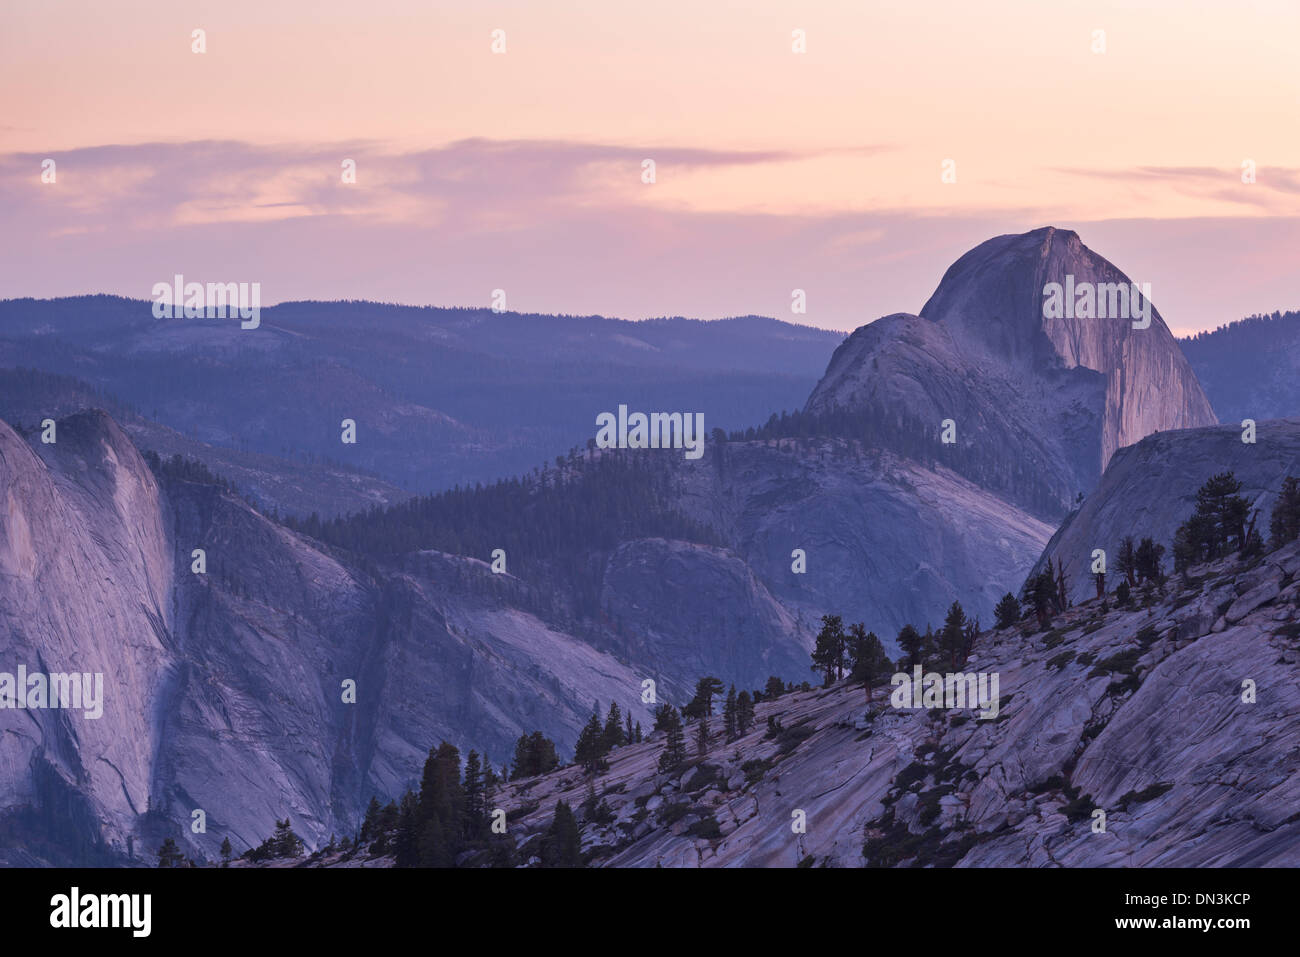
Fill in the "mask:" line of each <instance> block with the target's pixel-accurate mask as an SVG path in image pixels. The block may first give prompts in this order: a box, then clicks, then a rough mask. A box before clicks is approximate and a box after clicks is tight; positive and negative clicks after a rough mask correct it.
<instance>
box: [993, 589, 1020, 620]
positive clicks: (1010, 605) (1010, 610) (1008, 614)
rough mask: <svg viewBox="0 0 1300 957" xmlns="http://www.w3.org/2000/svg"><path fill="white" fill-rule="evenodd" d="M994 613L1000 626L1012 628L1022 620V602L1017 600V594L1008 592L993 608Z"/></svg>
mask: <svg viewBox="0 0 1300 957" xmlns="http://www.w3.org/2000/svg"><path fill="white" fill-rule="evenodd" d="M993 614H994V616H995V617H996V618H997V622H998V627H999V628H1010V627H1011V626H1012V625H1014V624H1015V623H1016V622H1018V621H1019V620H1020V602H1018V601H1016V596H1015V595H1013V594H1011V592H1007V593H1006V594H1005V595H1003V596H1002V600H1001V601H1000V602H998V604H997V607H996V608H994V609H993Z"/></svg>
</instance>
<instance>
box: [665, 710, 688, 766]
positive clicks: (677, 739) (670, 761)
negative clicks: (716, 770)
mask: <svg viewBox="0 0 1300 957" xmlns="http://www.w3.org/2000/svg"><path fill="white" fill-rule="evenodd" d="M659 723H660V724H662V726H663V730H664V734H665V736H666V739H665V741H664V750H663V753H662V754H660V755H659V770H660V771H663V772H671V771H675V770H677V769H678V768H679V767H681V766H682V764H683V763H684V762H685V761H686V735H685V733H684V732H683V731H682V719H681V716H680V715H679V714H678V713H677V709H676V708H674V707H673V706H672V705H671V704H665V705H664V706H663V707H662V708H660V709H659Z"/></svg>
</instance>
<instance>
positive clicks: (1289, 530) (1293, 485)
mask: <svg viewBox="0 0 1300 957" xmlns="http://www.w3.org/2000/svg"><path fill="white" fill-rule="evenodd" d="M1268 535H1269V540H1270V545H1271V546H1272V547H1273V548H1281V547H1282V546H1283V545H1285V544H1287V542H1294V541H1295V540H1296V539H1297V538H1300V481H1297V479H1296V477H1295V476H1294V475H1288V476H1287V477H1286V478H1285V479H1283V480H1282V488H1281V490H1280V491H1279V492H1278V494H1277V501H1276V502H1274V503H1273V515H1272V517H1271V518H1270V519H1269V523H1268Z"/></svg>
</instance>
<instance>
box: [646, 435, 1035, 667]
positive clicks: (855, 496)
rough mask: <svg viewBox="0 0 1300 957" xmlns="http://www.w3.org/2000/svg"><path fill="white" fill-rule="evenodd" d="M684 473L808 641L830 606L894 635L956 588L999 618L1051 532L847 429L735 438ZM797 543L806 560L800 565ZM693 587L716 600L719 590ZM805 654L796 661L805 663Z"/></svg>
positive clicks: (695, 496)
mask: <svg viewBox="0 0 1300 957" xmlns="http://www.w3.org/2000/svg"><path fill="white" fill-rule="evenodd" d="M679 474H680V475H681V476H682V484H681V490H680V496H681V507H682V509H683V511H685V512H686V513H687V514H689V515H690V516H691V517H693V518H695V519H697V520H698V521H700V522H702V523H705V524H707V525H709V526H710V527H712V528H714V529H716V530H717V531H718V532H719V533H720V534H721V536H722V537H723V539H724V540H725V541H726V542H728V545H729V548H730V550H731V551H732V553H733V554H735V555H737V556H739V557H740V558H742V559H743V560H744V562H745V564H746V565H747V566H748V567H749V568H750V569H752V570H753V574H754V575H755V576H756V577H757V579H758V580H759V581H760V582H761V583H762V584H763V586H764V587H765V589H766V590H767V592H768V593H770V594H771V595H772V596H774V597H775V598H776V599H777V600H778V601H779V602H780V603H781V604H782V605H783V606H784V607H785V608H786V609H788V610H789V611H790V612H791V613H792V614H793V615H794V616H795V617H796V619H797V620H798V621H799V623H800V625H801V629H802V632H803V635H804V639H803V641H804V647H805V648H809V649H810V648H811V643H812V636H813V635H814V634H815V632H816V631H817V629H818V627H819V626H820V623H819V618H820V616H821V615H823V614H826V613H828V612H829V613H833V614H840V615H841V616H842V617H843V618H844V621H845V622H846V623H847V622H858V621H861V622H863V623H865V624H866V625H867V627H868V628H872V629H875V630H876V631H877V632H878V634H879V635H880V637H881V638H882V640H884V641H885V642H886V644H887V645H888V646H892V642H893V639H894V636H895V635H896V634H897V632H898V629H899V628H901V627H902V626H903V625H904V624H906V623H908V622H911V623H915V624H918V625H919V626H920V627H921V628H922V630H924V626H925V624H926V623H927V622H934V623H936V624H937V623H938V622H939V620H940V619H941V618H942V616H943V613H944V611H945V610H946V609H947V608H948V606H949V605H951V604H952V602H953V601H954V600H960V601H961V602H962V603H963V606H964V607H966V608H967V609H968V611H969V612H970V614H971V615H972V616H976V615H978V616H980V617H981V619H982V620H983V621H991V620H992V611H993V606H994V605H995V604H996V603H997V601H998V599H999V598H1001V597H1002V595H1004V594H1005V593H1006V592H1007V590H1008V589H1012V588H1016V587H1018V586H1019V583H1020V582H1021V581H1023V578H1022V577H1018V576H1020V574H1021V571H1022V570H1024V571H1026V572H1027V571H1028V567H1029V559H1028V555H1029V554H1030V553H1032V551H1033V550H1034V549H1035V548H1036V547H1038V546H1037V544H1036V543H1038V542H1045V541H1046V540H1047V538H1048V536H1049V535H1050V534H1051V528H1050V526H1048V525H1046V524H1045V523H1043V522H1041V521H1039V520H1038V519H1036V518H1034V517H1033V516H1031V515H1029V514H1027V513H1026V512H1025V511H1023V510H1021V509H1018V508H1016V507H1015V506H1013V505H1011V504H1009V503H1007V502H1006V501H1005V500H1004V499H1002V498H1000V497H998V496H997V495H995V494H993V493H991V492H988V491H986V490H985V489H982V488H980V487H979V486H977V485H975V484H974V483H972V482H970V481H968V480H966V479H964V478H962V477H961V476H958V475H955V474H954V473H952V472H950V471H949V470H947V469H944V468H942V467H936V468H926V467H923V466H921V465H918V464H917V463H915V462H912V461H910V460H908V459H906V458H903V457H901V456H898V455H895V454H893V453H890V452H881V451H872V450H868V449H864V448H862V447H861V445H859V444H857V443H853V442H848V441H845V440H838V439H808V440H794V439H789V440H776V441H756V442H729V443H727V444H726V445H725V447H721V448H717V449H715V454H714V455H713V456H712V457H707V456H706V458H705V459H702V460H700V462H698V463H696V464H695V466H694V467H692V468H683V469H681V470H680V473H679ZM796 549H799V550H801V551H802V552H803V553H804V558H805V560H806V571H804V572H803V573H795V572H794V571H793V569H792V566H793V564H794V557H793V553H794V552H795V550H796ZM684 600H687V601H689V600H692V599H691V598H690V597H689V596H688V597H687V598H685V599H684ZM693 600H695V601H698V602H709V601H712V595H711V592H709V591H707V590H705V591H698V592H696V593H695V595H694V599H693ZM665 604H675V603H665ZM656 607H657V609H658V610H657V611H655V613H654V615H664V614H671V612H668V611H665V608H664V605H660V606H656ZM654 615H652V616H651V617H654ZM807 660H808V659H807V656H806V654H805V655H804V657H803V658H802V660H798V661H796V662H794V663H795V664H796V665H797V669H796V670H793V671H790V672H784V673H787V674H796V675H797V674H800V673H807V671H808V664H807ZM776 673H777V674H782V673H783V672H776Z"/></svg>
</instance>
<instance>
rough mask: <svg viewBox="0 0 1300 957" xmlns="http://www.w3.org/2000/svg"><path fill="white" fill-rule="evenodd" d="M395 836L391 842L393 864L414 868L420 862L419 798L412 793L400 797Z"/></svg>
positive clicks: (408, 792)
mask: <svg viewBox="0 0 1300 957" xmlns="http://www.w3.org/2000/svg"><path fill="white" fill-rule="evenodd" d="M397 813H398V817H397V836H396V838H395V839H394V841H393V857H394V861H393V863H394V864H396V865H397V866H398V867H414V866H415V865H416V864H418V863H419V862H420V842H419V838H420V835H419V827H420V815H419V798H417V797H416V796H415V793H414V792H413V791H409V790H408V791H407V792H406V793H405V794H403V795H402V803H401V806H400V807H399V808H398V812H397Z"/></svg>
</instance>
